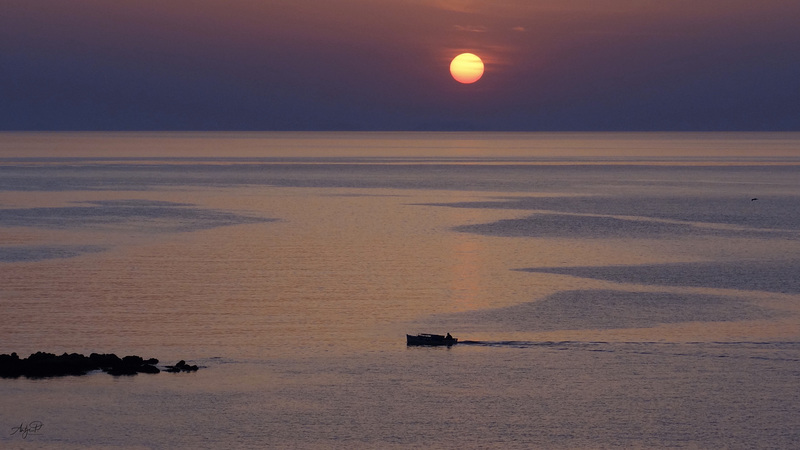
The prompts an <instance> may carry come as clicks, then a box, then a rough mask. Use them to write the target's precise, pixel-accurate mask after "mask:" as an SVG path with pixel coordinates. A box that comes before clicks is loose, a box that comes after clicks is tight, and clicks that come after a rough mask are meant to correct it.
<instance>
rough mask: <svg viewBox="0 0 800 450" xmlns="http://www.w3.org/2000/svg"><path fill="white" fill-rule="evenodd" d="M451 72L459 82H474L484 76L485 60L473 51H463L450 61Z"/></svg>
mask: <svg viewBox="0 0 800 450" xmlns="http://www.w3.org/2000/svg"><path fill="white" fill-rule="evenodd" d="M450 74H451V75H453V78H455V80H456V81H458V82H459V83H464V84H470V83H474V82H476V81H478V80H480V79H481V77H482V76H483V61H481V59H480V58H478V56H477V55H473V54H472V53H462V54H460V55H458V56H456V57H455V58H453V61H451V62H450Z"/></svg>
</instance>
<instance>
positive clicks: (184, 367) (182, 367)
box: [164, 360, 197, 373]
mask: <svg viewBox="0 0 800 450" xmlns="http://www.w3.org/2000/svg"><path fill="white" fill-rule="evenodd" d="M164 370H165V371H167V372H170V373H177V372H196V371H197V366H190V365H189V364H186V361H184V360H180V361H178V364H175V365H174V366H167V368H166V369H164Z"/></svg>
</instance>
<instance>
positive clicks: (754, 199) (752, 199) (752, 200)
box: [750, 197, 758, 202]
mask: <svg viewBox="0 0 800 450" xmlns="http://www.w3.org/2000/svg"><path fill="white" fill-rule="evenodd" d="M756 200H758V199H757V198H756V197H753V198H751V199H750V201H751V202H754V201H756Z"/></svg>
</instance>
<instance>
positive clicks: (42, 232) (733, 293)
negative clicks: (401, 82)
mask: <svg viewBox="0 0 800 450" xmlns="http://www.w3.org/2000/svg"><path fill="white" fill-rule="evenodd" d="M798 273H800V134H473V133H465V134H447V133H439V134H437V133H430V134H428V133H349V134H348V133H312V134H286V133H274V134H269V133H264V134H247V133H238V134H237V133H231V134H224V133H216V134H191V133H182V134H181V133H175V134H91V133H75V134H69V133H64V134H27V133H21V134H15V133H10V134H9V133H7V134H0V308H2V309H1V310H0V311H1V312H2V316H3V319H2V325H1V326H0V353H10V352H17V353H19V354H20V355H21V356H27V355H28V354H30V353H33V352H35V351H39V350H43V351H48V352H53V353H62V352H79V353H85V354H88V353H91V352H101V353H102V352H106V353H107V352H113V353H117V354H119V355H127V354H138V355H142V356H144V357H156V358H159V359H160V360H161V361H162V364H173V363H174V362H176V361H178V360H179V359H185V360H187V361H188V362H190V363H192V364H197V365H199V366H201V369H200V370H199V371H198V372H196V373H191V374H167V373H161V374H158V375H138V376H134V377H112V376H109V375H106V374H91V375H87V376H83V377H66V378H58V379H38V380H32V379H25V378H20V379H0V399H1V400H0V402H2V403H1V404H2V408H0V446H2V447H11V448H58V449H61V448H86V447H97V448H109V447H110V448H225V447H227V448H405V447H411V448H419V447H432V448H503V449H505V448H622V447H625V448H654V447H683V448H793V447H797V446H798V442H800V281H798V275H797V274H798ZM418 332H436V333H444V332H450V333H452V334H453V335H454V336H456V337H458V338H460V339H461V340H462V341H463V342H462V343H460V344H459V345H456V346H454V347H452V348H450V349H446V348H408V347H406V345H405V336H404V335H405V334H406V333H418ZM32 421H39V422H40V423H41V424H42V427H41V428H40V429H38V431H36V432H35V433H29V434H28V435H27V436H22V435H21V433H18V432H16V433H15V432H14V429H15V428H17V427H19V426H20V425H21V424H29V423H31V422H32Z"/></svg>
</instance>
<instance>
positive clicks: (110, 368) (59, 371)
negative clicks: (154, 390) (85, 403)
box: [0, 352, 197, 378]
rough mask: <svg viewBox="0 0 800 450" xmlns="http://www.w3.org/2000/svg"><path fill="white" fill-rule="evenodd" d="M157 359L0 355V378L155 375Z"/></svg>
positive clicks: (182, 368)
mask: <svg viewBox="0 0 800 450" xmlns="http://www.w3.org/2000/svg"><path fill="white" fill-rule="evenodd" d="M157 364H158V360H157V359H155V358H150V359H144V358H142V357H141V356H137V355H130V356H124V357H122V358H120V357H119V356H117V355H115V354H113V353H104V354H99V353H92V354H91V355H89V356H85V355H81V354H78V353H64V354H63V355H55V354H53V353H45V352H36V353H34V354H32V355H30V356H29V357H27V358H20V357H19V356H18V355H17V354H16V353H12V354H10V355H8V354H2V355H0V377H2V378H18V377H21V376H22V377H27V378H49V377H62V376H68V375H86V374H87V373H89V372H93V371H97V370H102V371H103V372H105V373H108V374H109V375H114V376H121V375H136V374H139V373H159V372H161V369H159V368H158V367H157ZM196 370H197V366H194V365H189V364H186V362H185V361H183V360H181V361H179V362H178V363H177V364H175V365H174V366H165V369H164V371H165V372H170V373H176V372H194V371H196Z"/></svg>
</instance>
